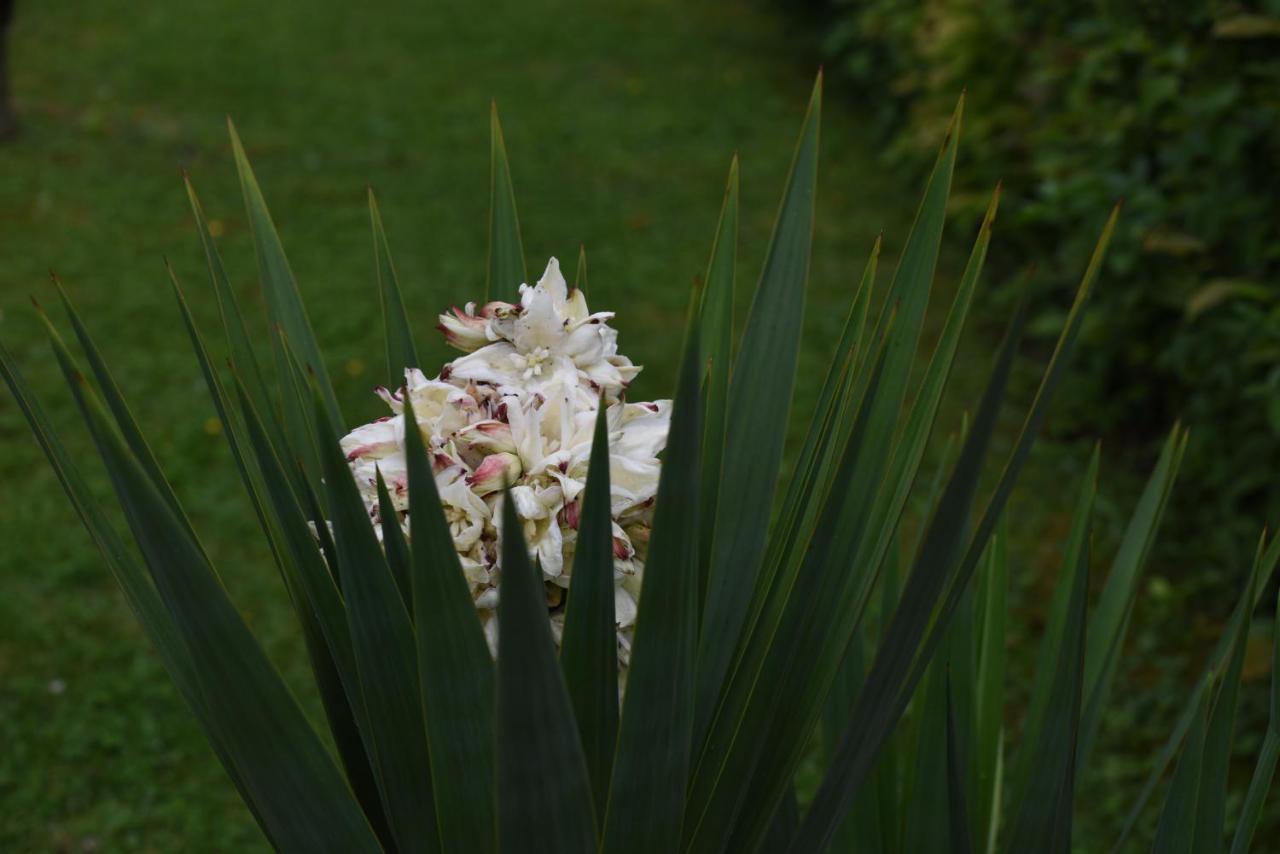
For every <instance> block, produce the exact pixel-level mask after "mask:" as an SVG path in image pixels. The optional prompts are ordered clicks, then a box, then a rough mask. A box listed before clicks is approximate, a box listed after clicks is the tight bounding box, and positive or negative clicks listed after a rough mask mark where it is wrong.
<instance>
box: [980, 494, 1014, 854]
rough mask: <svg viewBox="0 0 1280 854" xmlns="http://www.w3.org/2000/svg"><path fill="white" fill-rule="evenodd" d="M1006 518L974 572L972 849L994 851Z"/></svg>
mask: <svg viewBox="0 0 1280 854" xmlns="http://www.w3.org/2000/svg"><path fill="white" fill-rule="evenodd" d="M1008 527H1009V526H1008V517H1007V516H1003V517H1001V519H1000V524H999V525H997V526H996V529H995V532H994V533H993V534H992V536H991V543H990V545H988V546H987V557H986V561H985V563H984V564H983V566H982V568H981V569H980V570H979V576H978V590H977V592H978V598H979V602H980V604H979V608H980V609H981V610H980V614H979V617H978V624H979V626H981V636H980V638H979V641H978V671H977V684H978V690H977V696H976V707H975V709H974V720H975V721H976V727H975V738H974V753H975V756H974V769H975V774H974V776H975V792H974V798H973V801H974V807H973V809H974V813H973V815H974V821H973V831H974V845H973V847H974V849H975V850H977V851H990V850H994V845H995V835H996V829H997V828H998V827H999V824H1000V791H1001V788H1002V779H1001V778H1002V775H1003V769H1002V752H1003V749H1004V681H1005V667H1006V653H1005V640H1006V639H1005V621H1006V619H1007V606H1006V595H1007V593H1008V590H1009V557H1008V542H1009V533H1008Z"/></svg>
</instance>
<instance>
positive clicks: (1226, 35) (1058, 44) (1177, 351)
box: [810, 0, 1280, 565]
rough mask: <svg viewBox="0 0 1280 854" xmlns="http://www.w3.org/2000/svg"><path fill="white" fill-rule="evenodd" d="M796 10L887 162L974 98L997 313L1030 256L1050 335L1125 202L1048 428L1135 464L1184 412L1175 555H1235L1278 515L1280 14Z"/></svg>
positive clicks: (1201, 9) (1207, 1) (1055, 7)
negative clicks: (1109, 217) (995, 247)
mask: <svg viewBox="0 0 1280 854" xmlns="http://www.w3.org/2000/svg"><path fill="white" fill-rule="evenodd" d="M810 6H811V7H812V11H813V12H814V13H815V14H816V15H818V16H820V17H819V19H818V24H819V26H818V28H817V31H819V32H821V33H822V35H823V45H822V50H823V52H824V53H825V55H826V62H827V67H828V69H829V72H830V73H831V75H832V77H833V78H834V80H835V81H836V82H840V81H843V82H844V83H845V84H846V85H848V86H849V88H850V89H851V94H853V95H854V97H856V98H857V100H858V101H859V102H860V103H865V104H869V105H874V107H873V109H875V110H878V112H872V113H869V114H868V120H869V121H874V122H875V123H876V124H877V125H878V126H879V129H880V131H881V132H882V133H883V135H884V136H885V138H886V139H888V140H891V141H892V143H891V145H890V146H889V149H888V150H889V152H890V154H889V156H890V157H891V158H892V159H895V160H897V161H898V163H899V165H903V164H904V163H905V164H910V163H914V162H919V161H924V160H927V159H929V158H931V157H932V156H933V147H934V146H935V145H936V141H937V139H939V137H940V135H941V130H942V128H943V127H944V125H945V123H946V121H947V119H948V117H949V115H950V113H951V110H952V108H953V106H954V102H955V98H956V96H957V95H958V93H959V92H960V91H961V90H962V89H967V106H966V110H965V127H964V134H965V137H966V145H965V151H966V152H967V161H968V162H966V163H965V165H964V168H963V169H961V170H958V174H962V175H964V176H966V180H967V181H968V182H969V183H968V185H967V186H964V187H962V188H960V189H961V190H962V192H961V193H960V194H959V196H960V201H961V204H963V205H966V206H972V207H973V209H974V211H975V213H977V212H979V206H983V205H985V204H986V197H987V195H988V194H989V192H990V189H991V187H992V186H994V184H995V183H996V181H997V180H1003V182H1004V190H1005V199H1006V200H1005V202H1004V203H1002V205H1001V212H1000V222H999V223H998V224H997V227H998V229H999V230H1000V240H999V245H1000V246H1001V247H1002V248H1003V251H1002V254H1001V256H1000V257H999V258H997V257H995V253H993V259H992V260H993V261H994V262H996V263H997V264H999V263H1000V262H1002V261H1003V262H1004V264H1005V268H1004V272H1005V276H1004V277H1003V278H999V277H998V278H995V279H994V281H995V282H996V283H997V285H998V293H997V296H996V297H995V301H996V303H998V304H999V303H1000V302H1001V301H1002V300H1009V299H1011V298H1012V296H1013V295H1012V290H1013V289H1014V287H1015V283H1016V282H1017V281H1018V277H1017V276H1016V275H1015V272H1016V271H1015V269H1014V265H1015V264H1022V263H1026V262H1027V261H1030V260H1034V261H1035V262H1036V263H1037V264H1038V271H1037V275H1036V277H1035V281H1036V283H1037V289H1036V297H1037V301H1036V306H1038V311H1039V313H1040V319H1041V320H1042V321H1043V322H1042V323H1040V324H1039V326H1040V328H1043V329H1051V328H1056V324H1057V323H1058V322H1059V320H1060V318H1057V317H1052V316H1050V315H1051V314H1052V313H1053V312H1056V311H1059V310H1061V307H1062V306H1065V305H1067V304H1068V303H1069V300H1068V299H1065V298H1063V296H1062V291H1063V290H1065V289H1066V288H1069V287H1071V286H1072V284H1073V283H1074V282H1075V280H1076V279H1077V278H1078V276H1079V268H1080V266H1081V263H1082V261H1083V259H1085V258H1087V257H1088V251H1089V246H1087V245H1083V244H1081V243H1080V241H1081V240H1084V241H1090V240H1092V239H1093V235H1094V233H1095V232H1096V231H1097V226H1098V225H1099V224H1100V223H1101V221H1102V219H1103V218H1104V217H1105V216H1106V214H1107V212H1108V210H1109V209H1110V208H1111V206H1112V205H1113V204H1114V203H1115V202H1116V200H1119V199H1123V200H1124V205H1125V212H1124V215H1123V217H1122V219H1121V223H1122V226H1121V227H1122V231H1121V232H1118V233H1117V235H1116V240H1115V241H1114V243H1113V244H1112V251H1111V253H1110V255H1109V264H1110V270H1109V271H1108V274H1107V275H1106V276H1105V277H1104V278H1103V280H1102V281H1101V283H1100V290H1099V292H1098V293H1097V295H1096V298H1095V299H1096V302H1095V303H1094V308H1093V311H1092V317H1091V321H1090V326H1089V327H1088V328H1087V329H1086V332H1085V340H1084V342H1083V346H1082V347H1081V348H1080V350H1079V356H1078V357H1077V361H1076V365H1075V368H1074V370H1075V378H1074V380H1073V383H1074V384H1073V385H1072V386H1071V387H1070V388H1069V389H1064V391H1065V392H1066V393H1067V398H1068V399H1066V400H1063V401H1061V402H1062V403H1063V404H1064V405H1062V406H1060V407H1058V409H1057V413H1058V414H1056V415H1055V429H1056V430H1057V431H1058V433H1059V434H1060V435H1061V434H1064V433H1065V434H1068V435H1070V434H1073V433H1076V434H1088V435H1101V436H1103V437H1104V438H1105V439H1106V440H1107V441H1108V442H1109V444H1110V446H1111V447H1112V448H1113V449H1114V448H1116V447H1117V446H1120V447H1122V448H1130V449H1131V450H1132V451H1133V452H1134V455H1135V457H1137V458H1143V457H1145V455H1146V454H1148V453H1150V450H1151V449H1152V448H1153V447H1154V443H1155V442H1157V441H1158V439H1159V438H1160V437H1162V436H1163V435H1164V434H1165V432H1166V431H1167V430H1168V427H1169V425H1170V424H1171V423H1172V422H1173V421H1174V420H1175V419H1177V418H1180V417H1181V418H1182V419H1183V421H1184V423H1186V424H1188V426H1190V428H1191V436H1192V438H1191V442H1192V446H1191V448H1190V450H1189V453H1188V457H1187V467H1188V472H1187V482H1189V483H1192V484H1195V489H1196V491H1197V493H1199V494H1200V495H1201V496H1203V498H1200V499H1198V500H1196V501H1192V502H1188V503H1189V504H1190V505H1194V506H1193V507H1192V508H1190V509H1189V510H1188V512H1190V513H1194V516H1195V518H1193V519H1187V520H1184V521H1186V522H1190V523H1191V524H1190V525H1174V526H1171V528H1172V529H1173V530H1171V531H1170V532H1169V533H1170V534H1171V535H1172V536H1173V537H1174V538H1178V537H1179V534H1178V531H1179V530H1181V531H1182V537H1183V539H1182V542H1180V543H1178V546H1179V553H1180V554H1181V555H1182V556H1184V557H1187V558H1207V556H1209V555H1217V559H1216V561H1214V562H1216V563H1219V565H1221V564H1222V563H1224V562H1225V561H1224V558H1225V557H1227V556H1229V555H1230V556H1238V555H1239V552H1240V551H1241V549H1242V548H1243V547H1244V544H1247V543H1249V541H1250V536H1249V534H1248V531H1249V530H1250V529H1251V528H1252V527H1256V524H1257V521H1258V518H1259V517H1260V516H1262V515H1264V514H1265V516H1266V518H1268V519H1273V518H1275V516H1276V510H1277V505H1280V500H1278V499H1280V477H1278V476H1277V472H1280V0H1265V2H1262V3H1258V4H1250V5H1245V4H1235V3H1215V2H1211V0H1159V2H1152V0H1130V2H1120V1H1119V0H1117V2H1105V0H1082V2H1076V3H1061V2H1057V0H923V2H905V0H811V3H810ZM885 91H888V92H890V93H892V94H893V95H894V96H895V97H889V98H886V97H873V94H872V93H883V92H885ZM1001 283H1007V284H1001ZM1206 499H1208V500H1206ZM1192 543H1194V545H1195V546H1198V548H1195V549H1194V550H1193V551H1191V552H1187V551H1185V549H1186V547H1187V546H1188V545H1189V544H1192ZM1246 557H1247V556H1246ZM1237 563H1238V561H1237Z"/></svg>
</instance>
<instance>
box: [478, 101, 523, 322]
mask: <svg viewBox="0 0 1280 854" xmlns="http://www.w3.org/2000/svg"><path fill="white" fill-rule="evenodd" d="M528 281H529V274H528V272H527V270H526V268H525V262H524V244H523V243H522V242H521V240H520V218H519V216H518V215H517V214H516V194H515V188H514V187H513V186H512V182H511V165H510V163H508V162H507V144H506V141H505V140H504V139H503V136H502V123H501V122H500V121H498V104H497V102H496V101H494V102H493V103H491V104H490V106H489V276H488V280H487V281H486V283H485V291H484V292H485V298H486V299H503V300H510V299H513V298H514V297H515V296H517V295H518V291H517V288H518V287H519V286H520V285H521V284H523V283H525V282H528Z"/></svg>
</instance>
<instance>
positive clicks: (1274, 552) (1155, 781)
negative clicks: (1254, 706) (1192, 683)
mask: <svg viewBox="0 0 1280 854" xmlns="http://www.w3.org/2000/svg"><path fill="white" fill-rule="evenodd" d="M1277 564H1280V537H1275V538H1274V539H1272V541H1271V544H1270V545H1269V546H1267V550H1266V551H1265V552H1264V553H1263V555H1262V559H1261V561H1260V562H1259V566H1258V572H1257V575H1258V584H1257V588H1256V589H1257V591H1258V592H1256V593H1255V600H1254V602H1252V603H1237V605H1236V611H1237V612H1239V610H1240V608H1241V606H1242V605H1245V604H1247V607H1248V609H1249V611H1250V612H1252V610H1253V609H1254V608H1256V607H1257V604H1258V602H1257V598H1256V597H1260V596H1261V595H1262V594H1261V591H1263V590H1266V589H1267V585H1268V584H1270V582H1271V576H1272V574H1273V573H1274V572H1275V569H1276V566H1277ZM1236 619H1237V615H1236V614H1235V613H1233V614H1232V616H1231V623H1232V624H1234V622H1235V620H1236ZM1230 641H1231V638H1230V636H1229V635H1225V634H1224V635H1223V636H1222V637H1220V638H1218V643H1217V644H1216V645H1215V646H1214V648H1213V651H1212V652H1211V653H1210V654H1209V659H1208V661H1206V662H1205V665H1204V670H1203V671H1202V672H1201V674H1200V680H1201V681H1204V680H1206V679H1210V678H1212V676H1213V675H1214V674H1215V673H1218V672H1220V671H1221V669H1222V667H1223V664H1224V662H1225V661H1226V660H1227V655H1228V653H1229V652H1230ZM1195 713H1196V705H1195V703H1194V702H1191V703H1188V704H1187V706H1186V708H1184V709H1183V711H1182V715H1181V716H1180V717H1179V718H1178V721H1177V723H1176V724H1174V727H1173V730H1172V731H1171V732H1170V733H1169V738H1168V739H1167V740H1166V741H1165V744H1164V747H1162V748H1161V749H1160V753H1159V754H1158V755H1157V756H1156V759H1155V762H1154V763H1153V765H1152V768H1151V771H1150V772H1149V773H1148V775H1147V779H1146V781H1145V782H1144V783H1143V786H1142V791H1141V792H1140V793H1139V794H1138V798H1137V801H1136V802H1135V803H1134V805H1133V808H1132V809H1130V810H1129V815H1128V817H1127V818H1126V819H1125V823H1124V827H1123V828H1122V829H1121V831H1120V835H1119V837H1118V838H1117V840H1116V843H1115V845H1114V846H1113V848H1112V850H1113V851H1119V850H1121V847H1122V846H1123V845H1124V843H1125V841H1126V840H1127V839H1128V837H1129V833H1130V832H1131V831H1132V830H1133V828H1134V825H1136V824H1137V822H1138V818H1139V817H1140V816H1141V815H1142V812H1143V810H1144V809H1145V808H1146V805H1147V801H1149V800H1150V799H1151V795H1152V793H1154V792H1155V789H1156V787H1157V786H1158V785H1159V784H1160V781H1161V780H1162V779H1163V778H1164V772H1165V770H1166V769H1167V768H1168V767H1169V763H1170V762H1171V761H1172V760H1173V757H1174V755H1175V754H1176V753H1177V750H1178V745H1179V744H1181V743H1182V740H1183V739H1184V738H1185V737H1186V735H1187V731H1188V730H1189V729H1190V728H1191V722H1192V719H1193V718H1194V717H1195Z"/></svg>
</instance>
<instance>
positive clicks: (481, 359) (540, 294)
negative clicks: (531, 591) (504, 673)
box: [342, 258, 671, 665]
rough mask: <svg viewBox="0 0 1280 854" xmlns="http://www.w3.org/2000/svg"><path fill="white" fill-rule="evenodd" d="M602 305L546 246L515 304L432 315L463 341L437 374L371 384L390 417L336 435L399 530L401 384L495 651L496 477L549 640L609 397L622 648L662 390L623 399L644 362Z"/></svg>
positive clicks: (638, 568)
mask: <svg viewBox="0 0 1280 854" xmlns="http://www.w3.org/2000/svg"><path fill="white" fill-rule="evenodd" d="M612 317H613V315H612V314H611V313H608V312H599V313H596V314H591V313H590V312H588V310H587V303H586V298H585V297H584V295H583V293H582V291H581V290H578V289H576V288H575V289H574V290H572V291H570V290H569V289H568V288H567V286H566V284H565V280H564V276H562V275H561V273H560V265H559V263H558V262H557V261H556V259H555V258H552V259H551V261H550V262H549V263H548V264H547V269H546V272H545V273H543V275H542V279H541V280H540V281H539V282H538V284H537V285H536V286H534V287H530V286H529V285H521V286H520V302H519V304H513V303H505V302H491V303H489V304H487V305H485V306H484V307H482V308H480V309H479V310H478V311H477V310H476V306H475V304H474V303H468V304H467V306H466V307H465V309H462V310H460V309H458V308H456V307H455V308H454V309H453V310H452V312H451V313H449V314H444V315H441V317H440V327H439V328H440V329H441V330H442V331H443V332H444V334H445V336H446V338H447V339H448V341H449V343H450V344H452V345H453V346H455V347H457V348H458V349H461V350H463V351H466V354H467V355H465V356H462V357H460V358H458V359H456V360H455V361H453V362H451V363H449V364H446V365H445V366H444V368H443V369H442V370H441V371H440V375H439V376H438V377H436V378H435V379H427V377H426V376H425V375H423V373H422V372H421V371H419V370H417V369H416V368H410V369H409V370H406V371H405V384H404V386H402V387H401V388H399V389H397V390H395V391H388V390H387V389H382V388H380V389H378V394H379V395H381V396H382V398H383V399H384V400H386V402H387V404H388V405H389V406H390V407H391V410H392V411H393V412H394V413H395V414H394V415H391V416H388V417H386V418H383V419H380V420H378V421H375V422H374V423H372V424H366V425H365V426H363V427H359V428H357V429H356V430H353V431H352V432H351V433H349V434H348V435H347V436H346V437H344V438H343V440H342V449H343V451H344V452H345V453H346V454H347V459H348V461H349V462H350V464H351V469H352V472H353V473H354V475H355V478H356V482H357V484H359V486H360V490H361V494H362V496H363V497H364V501H365V505H366V506H367V507H368V509H369V514H370V516H371V518H372V519H373V522H374V525H375V527H376V528H377V530H378V535H379V537H381V535H382V527H381V526H382V525H384V524H386V523H387V521H388V520H385V519H381V518H379V512H378V498H377V491H376V486H375V483H376V481H375V477H376V473H377V472H379V471H380V472H381V473H382V477H383V479H384V480H385V481H386V484H387V489H388V491H389V492H390V494H391V497H392V500H393V501H394V503H395V505H396V509H397V510H398V511H399V516H400V518H399V519H396V520H395V523H396V524H399V525H401V527H402V529H403V530H404V531H405V533H406V534H407V533H408V513H409V494H408V483H407V470H406V463H405V455H404V435H405V434H404V431H405V423H404V415H403V411H404V399H405V395H409V398H410V401H411V403H412V404H413V411H414V414H415V417H416V418H417V422H418V424H417V427H418V430H420V431H421V433H422V438H423V440H424V442H425V443H426V445H427V448H428V453H429V454H430V455H431V457H432V462H433V466H434V470H435V477H436V486H437V488H438V490H439V492H440V499H441V502H442V504H443V505H444V510H445V515H446V517H447V519H448V522H449V528H450V531H451V532H452V534H453V541H454V545H455V547H456V548H457V550H458V555H459V557H460V559H461V562H462V567H463V570H464V572H465V573H466V578H467V582H468V584H469V586H470V588H471V595H472V598H473V599H474V601H475V604H476V608H477V609H478V611H479V614H480V619H481V621H482V622H483V624H484V628H485V636H486V637H487V638H488V641H489V647H490V649H491V650H493V651H495V652H496V650H497V627H498V624H497V611H496V609H497V603H498V592H499V582H500V578H501V574H502V567H501V565H500V562H499V549H498V533H499V532H498V526H499V523H500V520H501V513H500V512H499V510H500V507H499V505H498V502H499V501H501V500H502V487H503V483H504V481H509V482H510V483H511V484H512V489H511V497H512V500H513V501H514V502H515V507H516V513H517V514H518V516H519V518H520V520H521V522H522V523H523V525H524V536H525V541H526V543H527V544H528V546H529V550H530V556H531V557H533V558H536V559H537V561H538V565H539V566H540V567H541V569H542V575H543V579H544V582H545V587H546V594H547V608H548V611H549V613H550V619H551V626H552V633H553V635H554V636H555V638H556V643H557V644H558V643H559V641H560V635H561V632H562V631H563V626H564V611H565V590H566V589H567V588H568V586H569V582H570V576H571V573H572V568H573V552H574V544H575V542H576V540H577V529H578V520H579V516H580V512H581V503H582V492H583V489H584V487H585V486H586V478H587V463H588V460H589V458H590V455H591V440H592V436H593V431H594V427H595V421H596V412H597V408H598V406H599V405H600V399H601V396H602V395H603V398H604V401H605V405H606V406H607V407H608V411H607V417H608V424H609V474H610V481H611V495H610V504H611V508H612V515H613V555H614V580H615V595H614V601H615V611H616V616H617V624H618V656H619V661H620V662H621V663H622V664H624V665H625V664H626V663H627V661H628V660H629V656H630V646H631V634H632V627H633V625H634V623H635V617H636V601H637V596H638V594H639V590H640V581H641V576H642V574H643V569H644V557H645V553H646V550H647V545H648V541H649V526H650V523H651V521H652V518H653V499H654V494H655V493H656V492H657V488H658V472H659V465H660V463H659V460H658V454H659V453H660V452H661V451H662V449H663V447H664V446H665V444H666V440H667V427H668V424H669V421H670V415H671V402H670V401H667V400H662V401H657V402H654V403H628V402H625V401H624V400H623V393H624V391H625V389H626V387H627V385H628V384H629V383H630V382H631V380H632V379H634V378H635V376H636V375H637V374H638V373H639V372H640V368H639V367H638V366H635V365H632V364H631V361H630V360H629V359H627V358H626V357H625V356H621V355H619V354H618V346H617V337H618V336H617V332H616V330H614V329H612V328H610V326H609V325H608V321H609V320H610V319H611V318H612Z"/></svg>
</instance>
